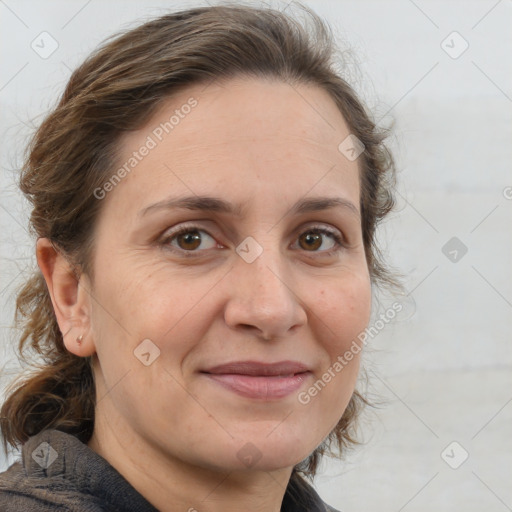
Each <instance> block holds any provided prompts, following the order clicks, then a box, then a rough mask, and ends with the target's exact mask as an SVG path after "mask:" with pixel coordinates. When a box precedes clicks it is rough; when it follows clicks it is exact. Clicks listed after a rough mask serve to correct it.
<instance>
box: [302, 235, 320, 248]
mask: <svg viewBox="0 0 512 512" xmlns="http://www.w3.org/2000/svg"><path fill="white" fill-rule="evenodd" d="M318 242H320V245H321V243H322V241H321V236H320V235H319V234H318V233H315V234H312V233H309V234H307V235H306V243H307V244H308V246H309V247H311V248H314V249H316V248H318V247H319V245H318Z"/></svg>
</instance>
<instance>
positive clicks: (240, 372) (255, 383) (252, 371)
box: [201, 361, 312, 401]
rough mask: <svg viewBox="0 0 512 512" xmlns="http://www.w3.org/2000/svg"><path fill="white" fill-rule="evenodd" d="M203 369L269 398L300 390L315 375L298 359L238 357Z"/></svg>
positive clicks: (238, 389)
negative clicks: (279, 359) (238, 359)
mask: <svg viewBox="0 0 512 512" xmlns="http://www.w3.org/2000/svg"><path fill="white" fill-rule="evenodd" d="M201 373H202V374H204V375H205V376H206V377H207V378H208V379H210V380H212V381H214V382H216V383H218V384H220V385H221V386H223V387H224V388H226V389H228V390H230V391H232V392H234V393H236V394H238V395H241V396H244V397H247V398H253V399H259V400H267V401H268V400H277V399H280V398H284V397H285V396H288V395H290V394H291V393H293V392H294V391H297V390H298V389H299V388H300V387H301V386H302V384H303V382H304V381H305V380H306V379H307V378H308V377H309V376H311V375H312V373H311V371H310V370H309V368H308V367H307V366H306V365H305V364H302V363H299V362H296V361H279V362H276V363H261V362H257V361H237V362H232V363H227V364H223V365H219V366H215V367H212V368H209V369H208V370H205V371H202V372H201Z"/></svg>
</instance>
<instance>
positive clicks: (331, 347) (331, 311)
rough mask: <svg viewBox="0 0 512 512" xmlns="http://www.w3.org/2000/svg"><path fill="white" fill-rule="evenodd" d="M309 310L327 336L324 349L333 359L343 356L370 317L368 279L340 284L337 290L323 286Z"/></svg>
mask: <svg viewBox="0 0 512 512" xmlns="http://www.w3.org/2000/svg"><path fill="white" fill-rule="evenodd" d="M312 310H313V311H314V313H315V314H316V315H317V317H318V321H319V323H323V324H324V328H325V329H324V330H325V331H326V333H327V336H326V337H325V338H324V339H325V340H326V342H325V343H324V348H325V349H326V350H327V352H328V353H329V355H330V357H331V359H334V358H335V357H337V356H338V355H340V354H341V353H343V352H344V351H345V350H346V349H347V347H348V346H350V344H351V343H352V341H353V340H354V339H357V336H358V335H359V334H360V333H361V332H363V331H364V329H365V328H366V326H367V325H368V322H369V319H370V313H371V286H370V282H369V279H366V278H365V277H359V276H355V275H353V276H350V278H347V279H344V280H343V281H340V282H339V283H338V284H337V285H336V286H335V285H332V286H328V287H327V286H324V287H323V288H322V289H321V290H320V291H319V295H318V299H317V302H316V306H314V307H312Z"/></svg>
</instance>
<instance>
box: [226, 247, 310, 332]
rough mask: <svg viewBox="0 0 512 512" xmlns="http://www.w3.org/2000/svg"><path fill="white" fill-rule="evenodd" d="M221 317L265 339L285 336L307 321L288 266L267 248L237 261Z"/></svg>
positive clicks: (240, 328)
mask: <svg viewBox="0 0 512 512" xmlns="http://www.w3.org/2000/svg"><path fill="white" fill-rule="evenodd" d="M224 317H225V321H226V324H227V325H228V326H229V327H230V328H232V329H235V330H245V331H253V332H254V334H256V335H257V336H259V337H261V338H263V339H265V340H270V339H276V338H283V337H286V336H287V335H289V334H290V332H292V331H293V330H295V329H297V328H298V327H299V326H301V325H304V324H305V323H306V321H307V314H306V311H305V309H304V307H303V306H302V303H301V299H300V297H298V296H297V294H296V292H295V290H294V283H293V278H292V276H291V273H290V271H289V269H286V264H285V263H284V262H281V261H280V259H279V257H272V256H270V255H269V254H268V252H267V253H266V252H264V253H263V254H262V255H261V256H260V257H259V258H257V259H256V260H255V261H253V262H252V263H247V262H245V261H243V260H242V259H240V260H239V261H237V262H236V264H235V268H234V269H233V271H232V272H231V283H230V298H229V300H228V303H227V305H226V308H225V312H224Z"/></svg>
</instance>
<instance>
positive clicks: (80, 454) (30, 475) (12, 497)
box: [0, 429, 337, 512]
mask: <svg viewBox="0 0 512 512" xmlns="http://www.w3.org/2000/svg"><path fill="white" fill-rule="evenodd" d="M296 476H297V475H296ZM293 497H295V501H298V503H296V502H295V501H294V500H293ZM191 508H192V507H191ZM49 511H52V512H54V511H60V512H156V511H157V509H156V508H155V507H153V506H152V505H151V504H150V503H149V502H148V501H147V500H146V499H145V498H144V497H143V496H142V495H141V494H140V493H139V492H138V491H136V490H135V489H134V488H133V487H132V485H131V484H130V483H129V482H128V481H127V480H126V479H125V478H124V477H123V476H122V475H121V474H120V473H119V472H118V471H117V470H116V469H115V468H114V467H113V466H111V465H110V464H109V463H108V462H107V461H106V460H105V459H104V458H103V457H101V456H100V455H98V454H97V453H96V452H95V451H93V450H92V449H91V448H89V447H88V446H87V445H86V444H84V443H82V442H81V441H80V440H79V439H78V438H76V437H74V436H72V435H71V434H67V433H65V432H61V431H59V430H53V429H48V430H44V431H43V432H40V433H39V434H37V435H35V436H33V437H31V438H30V439H29V440H28V441H27V442H26V443H25V444H24V445H23V447H22V459H21V461H18V462H15V463H14V464H12V465H11V466H10V467H9V469H7V471H5V472H3V473H0V512H49ZM281 511H282V512H337V511H336V510H335V509H333V508H331V507H329V506H328V505H326V504H325V503H324V502H323V501H322V500H321V499H320V497H319V496H318V494H317V493H316V492H315V491H314V489H313V488H312V487H311V486H310V485H308V484H307V483H306V482H304V481H303V480H302V479H301V480H300V482H299V480H298V479H296V478H292V479H291V480H290V483H289V484H288V487H287V489H286V493H285V496H284V499H283V503H282V507H281ZM198 512H201V510H199V511H198Z"/></svg>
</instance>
